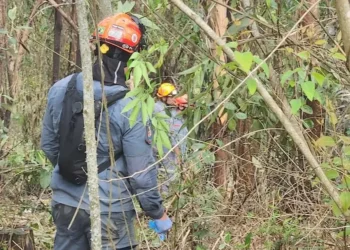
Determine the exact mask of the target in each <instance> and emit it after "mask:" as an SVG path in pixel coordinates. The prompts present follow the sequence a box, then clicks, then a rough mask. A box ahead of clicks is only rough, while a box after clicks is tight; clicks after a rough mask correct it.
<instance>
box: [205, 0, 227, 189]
mask: <svg viewBox="0 0 350 250" xmlns="http://www.w3.org/2000/svg"><path fill="white" fill-rule="evenodd" d="M228 2H229V1H228V0H218V1H217V3H213V2H210V1H209V3H210V4H214V7H213V8H209V9H210V11H209V13H208V16H209V25H210V26H211V27H212V29H213V30H215V32H216V34H218V35H219V36H220V37H222V39H223V40H225V41H226V38H224V35H225V33H226V31H227V25H228V19H227V8H226V7H225V5H226V4H227V3H228ZM211 54H212V55H213V56H214V57H217V58H218V59H219V60H220V61H221V62H222V63H225V62H226V57H225V54H224V53H222V52H221V53H220V52H218V48H217V46H216V44H215V42H213V43H212V44H211ZM222 73H223V71H222V68H221V67H220V66H219V65H217V66H216V68H215V73H214V77H213V83H214V85H213V90H214V91H213V98H214V99H219V98H220V95H221V89H220V85H219V81H218V78H219V77H220V75H222ZM223 110H224V107H222V111H223ZM226 123H227V114H226V113H223V112H220V118H219V119H217V121H216V123H214V124H213V134H214V135H215V136H216V137H217V138H219V139H220V140H221V141H223V143H224V144H226V143H227V142H228V140H229V138H228V136H227V135H226V129H223V128H225V127H226ZM215 158H216V160H215V164H214V184H215V185H216V186H224V185H225V184H227V171H228V166H227V164H228V162H229V154H228V152H227V149H219V150H217V151H216V153H215Z"/></svg>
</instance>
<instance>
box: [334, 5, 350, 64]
mask: <svg viewBox="0 0 350 250" xmlns="http://www.w3.org/2000/svg"><path fill="white" fill-rule="evenodd" d="M335 8H336V9H337V14H338V20H339V25H340V30H341V33H342V40H343V44H344V49H345V54H346V57H347V62H346V64H347V65H346V66H347V68H348V69H349V70H350V3H349V0H336V1H335Z"/></svg>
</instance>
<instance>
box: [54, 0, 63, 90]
mask: <svg viewBox="0 0 350 250" xmlns="http://www.w3.org/2000/svg"><path fill="white" fill-rule="evenodd" d="M56 2H57V4H60V3H61V0H57V1H56ZM62 26H63V23H62V15H61V13H60V12H59V11H58V9H55V26H54V40H53V43H54V46H53V51H54V52H53V60H52V84H54V83H55V82H56V81H58V80H59V78H60V53H61V37H62Z"/></svg>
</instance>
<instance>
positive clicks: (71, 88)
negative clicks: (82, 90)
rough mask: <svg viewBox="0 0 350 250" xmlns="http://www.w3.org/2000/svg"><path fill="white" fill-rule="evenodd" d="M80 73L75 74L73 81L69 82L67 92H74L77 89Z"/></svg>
mask: <svg viewBox="0 0 350 250" xmlns="http://www.w3.org/2000/svg"><path fill="white" fill-rule="evenodd" d="M77 76H78V73H75V74H73V76H72V77H71V79H70V80H69V82H68V86H67V90H73V89H75V88H76V80H77Z"/></svg>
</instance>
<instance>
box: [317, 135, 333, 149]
mask: <svg viewBox="0 0 350 250" xmlns="http://www.w3.org/2000/svg"><path fill="white" fill-rule="evenodd" d="M315 144H316V146H318V147H333V146H335V145H336V144H335V141H334V139H333V138H332V137H330V136H321V137H320V138H319V139H318V140H317V141H316V142H315Z"/></svg>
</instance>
